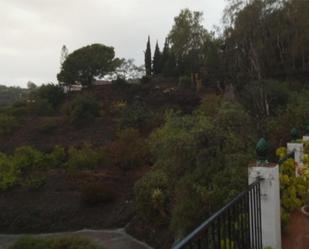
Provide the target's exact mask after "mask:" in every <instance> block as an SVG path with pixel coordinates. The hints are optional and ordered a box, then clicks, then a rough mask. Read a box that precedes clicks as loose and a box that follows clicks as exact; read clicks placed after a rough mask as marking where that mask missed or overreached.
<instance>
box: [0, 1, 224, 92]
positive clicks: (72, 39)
mask: <svg viewBox="0 0 309 249" xmlns="http://www.w3.org/2000/svg"><path fill="white" fill-rule="evenodd" d="M224 6H225V0H217V1H215V0H156V1H154V0H0V33H1V39H0V84H10V85H12V84H15V85H16V84H18V85H23V86H25V84H26V82H27V81H28V80H32V81H35V82H36V83H38V84H40V83H44V82H50V81H54V82H55V81H56V74H57V72H58V70H59V57H60V49H61V46H62V45H63V44H66V45H67V47H68V48H69V50H70V51H73V50H75V49H77V48H79V47H81V46H84V45H87V44H91V43H95V42H97V43H104V44H106V45H109V46H113V47H115V50H116V53H117V56H119V57H125V58H134V59H135V61H136V63H137V64H142V63H143V49H144V47H145V41H146V38H147V35H148V34H149V35H150V36H151V38H152V43H153V45H154V42H155V40H156V39H158V40H159V42H160V44H161V46H162V43H163V41H164V38H165V36H166V35H167V33H168V31H169V30H170V28H171V26H172V23H173V18H174V16H176V15H177V14H178V13H179V11H180V9H182V8H185V7H188V8H190V9H193V10H200V11H203V12H204V14H205V26H206V27H207V28H208V29H210V28H211V27H212V26H213V25H214V24H218V23H219V21H220V18H221V16H222V10H223V8H224Z"/></svg>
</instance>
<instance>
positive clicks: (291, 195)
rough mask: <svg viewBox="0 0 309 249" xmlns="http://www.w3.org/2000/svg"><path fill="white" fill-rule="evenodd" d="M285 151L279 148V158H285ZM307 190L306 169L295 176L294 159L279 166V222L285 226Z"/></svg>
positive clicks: (300, 204)
mask: <svg viewBox="0 0 309 249" xmlns="http://www.w3.org/2000/svg"><path fill="white" fill-rule="evenodd" d="M286 154H287V153H286V149H285V148H279V149H278V150H277V155H278V156H279V158H285V157H286ZM308 190H309V172H307V170H306V168H305V169H304V170H303V172H302V174H301V175H300V176H298V177H297V176H296V162H295V161H294V159H288V160H286V161H285V162H284V163H283V164H282V165H281V166H280V195H281V222H282V225H283V226H286V225H287V224H288V222H289V217H290V214H291V213H292V212H293V211H294V210H296V209H297V208H300V207H301V206H302V205H303V203H304V199H305V197H306V195H307V194H308Z"/></svg>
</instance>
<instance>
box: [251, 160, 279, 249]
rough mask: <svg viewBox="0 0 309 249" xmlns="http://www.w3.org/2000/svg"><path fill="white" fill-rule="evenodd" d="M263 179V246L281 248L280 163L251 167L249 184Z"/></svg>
mask: <svg viewBox="0 0 309 249" xmlns="http://www.w3.org/2000/svg"><path fill="white" fill-rule="evenodd" d="M258 178H260V179H262V180H261V184H260V187H261V218H262V240H263V247H271V248H273V249H281V215H280V212H281V206H280V182H279V165H270V164H269V165H268V167H260V166H256V167H251V168H249V184H251V183H253V182H255V181H256V180H257V179H258Z"/></svg>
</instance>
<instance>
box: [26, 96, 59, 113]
mask: <svg viewBox="0 0 309 249" xmlns="http://www.w3.org/2000/svg"><path fill="white" fill-rule="evenodd" d="M28 110H29V113H30V114H33V115H38V116H52V115H54V114H55V109H54V107H53V106H52V104H51V103H49V102H48V100H47V99H41V98H37V99H33V100H32V101H31V102H30V103H29V104H28Z"/></svg>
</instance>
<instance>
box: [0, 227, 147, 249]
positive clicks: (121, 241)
mask: <svg viewBox="0 0 309 249" xmlns="http://www.w3.org/2000/svg"><path fill="white" fill-rule="evenodd" d="M63 235H80V236H83V237H87V238H90V239H91V240H94V241H95V242H96V243H97V244H98V245H99V246H103V247H104V249H151V247H149V246H148V245H146V244H144V243H142V242H140V241H138V240H136V239H134V238H133V237H131V236H130V235H128V234H127V233H126V232H125V231H124V229H117V230H86V229H85V230H81V231H77V232H65V233H50V234H40V235H34V236H44V237H47V236H63ZM22 236H24V235H0V249H7V248H8V247H9V246H10V245H12V244H13V243H14V242H15V241H16V240H18V239H19V238H21V237H22Z"/></svg>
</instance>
